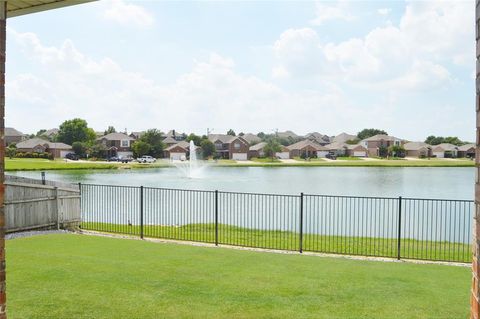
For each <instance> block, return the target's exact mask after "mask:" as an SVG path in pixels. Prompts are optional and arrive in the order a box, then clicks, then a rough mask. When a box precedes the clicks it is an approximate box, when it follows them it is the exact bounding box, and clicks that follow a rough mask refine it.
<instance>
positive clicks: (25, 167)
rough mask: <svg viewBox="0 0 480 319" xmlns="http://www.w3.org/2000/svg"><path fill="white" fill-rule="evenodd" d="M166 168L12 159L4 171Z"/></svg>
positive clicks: (136, 164) (162, 163) (160, 164)
mask: <svg viewBox="0 0 480 319" xmlns="http://www.w3.org/2000/svg"><path fill="white" fill-rule="evenodd" d="M164 166H167V164H166V163H164V162H157V163H154V164H140V163H129V164H122V163H117V162H115V163H113V162H112V163H97V162H77V161H68V162H67V161H65V160H62V159H57V160H53V161H52V160H47V159H36V158H13V159H9V158H7V159H5V170H6V171H36V170H42V171H43V170H70V169H71V170H78V169H120V168H153V167H164Z"/></svg>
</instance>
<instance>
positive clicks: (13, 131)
mask: <svg viewBox="0 0 480 319" xmlns="http://www.w3.org/2000/svg"><path fill="white" fill-rule="evenodd" d="M5 136H24V134H23V133H22V132H20V131H18V130H16V129H14V128H13V127H6V128H5Z"/></svg>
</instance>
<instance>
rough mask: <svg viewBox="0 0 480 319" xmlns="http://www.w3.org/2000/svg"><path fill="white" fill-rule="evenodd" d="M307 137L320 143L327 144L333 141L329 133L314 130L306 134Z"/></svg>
mask: <svg viewBox="0 0 480 319" xmlns="http://www.w3.org/2000/svg"><path fill="white" fill-rule="evenodd" d="M305 139H307V140H310V141H312V142H315V143H317V144H319V145H322V146H325V145H327V144H330V143H331V138H330V136H328V135H324V134H321V133H318V132H312V133H308V134H307V135H305Z"/></svg>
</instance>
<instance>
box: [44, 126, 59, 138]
mask: <svg viewBox="0 0 480 319" xmlns="http://www.w3.org/2000/svg"><path fill="white" fill-rule="evenodd" d="M59 131H60V130H59V129H58V128H51V129H49V130H46V131H45V132H43V134H42V135H45V136H49V137H50V136H52V135H55V134H58V132H59Z"/></svg>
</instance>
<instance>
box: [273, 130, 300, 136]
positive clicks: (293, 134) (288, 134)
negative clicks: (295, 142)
mask: <svg viewBox="0 0 480 319" xmlns="http://www.w3.org/2000/svg"><path fill="white" fill-rule="evenodd" d="M276 135H277V137H280V138H288V137H292V138H297V137H299V136H298V135H297V134H295V133H294V132H292V131H285V132H277V133H276Z"/></svg>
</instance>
